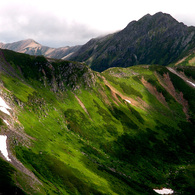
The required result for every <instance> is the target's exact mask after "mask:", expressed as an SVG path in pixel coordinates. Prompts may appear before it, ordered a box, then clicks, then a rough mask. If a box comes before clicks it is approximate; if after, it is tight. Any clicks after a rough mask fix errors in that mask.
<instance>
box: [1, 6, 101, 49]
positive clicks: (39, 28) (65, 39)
mask: <svg viewBox="0 0 195 195" xmlns="http://www.w3.org/2000/svg"><path fill="white" fill-rule="evenodd" d="M28 9H29V8H27V9H26V7H23V8H19V9H15V7H8V8H7V9H6V10H4V11H2V12H1V14H0V37H1V40H0V41H3V42H12V41H17V40H22V39H27V38H32V39H35V40H36V41H38V42H40V43H41V44H45V45H48V46H52V47H59V46H66V45H77V44H84V43H86V42H87V41H88V40H89V39H91V38H92V37H96V36H99V35H100V34H101V32H100V31H98V30H96V29H92V28H90V27H89V26H88V25H86V24H81V23H78V22H76V21H74V20H72V21H70V20H68V19H66V18H63V17H62V18H60V17H58V16H56V15H54V14H52V13H49V12H44V11H39V10H28ZM8 13H9V14H8Z"/></svg>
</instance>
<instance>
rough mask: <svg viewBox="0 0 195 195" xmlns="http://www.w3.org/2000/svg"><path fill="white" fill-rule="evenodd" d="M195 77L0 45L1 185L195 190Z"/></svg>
mask: <svg viewBox="0 0 195 195" xmlns="http://www.w3.org/2000/svg"><path fill="white" fill-rule="evenodd" d="M187 62H188V60H187V61H186V63H187ZM194 79H195V69H194V67H192V66H188V64H186V65H185V66H173V67H165V66H158V65H150V66H149V65H139V66H132V67H129V68H119V67H118V68H110V69H108V70H106V71H104V72H102V73H99V72H95V71H92V70H91V69H90V68H89V67H88V66H87V65H86V64H85V63H80V62H72V61H71V62H70V61H64V60H55V59H47V58H45V57H43V56H30V55H27V54H21V53H16V52H13V51H10V50H0V127H1V128H0V138H1V137H2V136H4V137H2V138H5V136H7V142H6V141H5V142H3V143H4V144H0V147H2V146H3V145H5V146H6V144H7V150H8V156H7V155H6V152H4V153H3V154H4V155H3V154H2V153H0V157H1V158H0V194H16V193H17V194H82V195H83V194H115V195H116V194H120V195H121V194H124V195H125V194H138V195H139V194H150V195H151V194H156V191H154V190H153V189H159V190H160V189H162V188H168V189H172V190H173V191H174V192H175V194H192V192H193V191H194V175H193V174H194V172H193V171H194V158H193V152H194V121H195V118H194V117H195V107H194V106H195V102H194V101H195V88H194V83H195V80H194ZM4 140H5V139H4ZM0 150H1V152H2V149H1V148H0ZM5 150H6V149H5Z"/></svg>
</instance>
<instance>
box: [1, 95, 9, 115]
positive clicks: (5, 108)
mask: <svg viewBox="0 0 195 195" xmlns="http://www.w3.org/2000/svg"><path fill="white" fill-rule="evenodd" d="M7 109H10V110H11V108H10V107H9V106H8V105H7V104H6V103H5V101H4V100H3V99H2V98H1V97H0V110H1V111H2V112H4V113H5V114H7V115H10V112H9V111H8V110H7Z"/></svg>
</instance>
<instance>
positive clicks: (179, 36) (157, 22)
mask: <svg viewBox="0 0 195 195" xmlns="http://www.w3.org/2000/svg"><path fill="white" fill-rule="evenodd" d="M0 48H2V49H9V50H13V51H16V52H20V53H26V54H30V55H44V56H46V57H49V58H56V59H68V60H71V61H79V62H85V63H86V64H88V65H89V66H90V67H91V68H92V69H93V70H96V71H99V72H101V71H104V70H106V69H108V68H110V67H129V66H133V65H138V64H159V65H168V64H171V63H174V62H176V61H178V60H180V59H182V58H183V57H185V56H187V55H188V54H191V53H193V52H195V27H194V26H190V27H188V26H186V25H184V24H183V23H179V22H178V21H177V20H175V19H174V18H173V17H172V16H171V15H169V14H165V13H162V12H158V13H156V14H154V15H150V14H147V15H145V16H144V17H142V18H141V19H140V20H138V21H132V22H130V23H129V24H128V25H127V27H126V28H124V29H123V30H121V31H119V32H116V33H113V34H109V35H106V36H103V37H98V38H94V39H91V40H90V41H89V42H87V43H86V44H84V45H83V46H73V47H68V46H67V47H61V48H50V47H46V46H42V45H41V44H39V43H37V42H36V41H34V40H32V39H27V40H23V41H18V42H15V43H8V44H3V43H0Z"/></svg>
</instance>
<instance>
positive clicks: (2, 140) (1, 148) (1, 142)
mask: <svg viewBox="0 0 195 195" xmlns="http://www.w3.org/2000/svg"><path fill="white" fill-rule="evenodd" d="M6 140H7V136H6V135H0V152H1V153H2V154H3V156H4V157H5V158H6V160H7V161H11V159H10V158H9V156H8V151H7V143H6Z"/></svg>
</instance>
